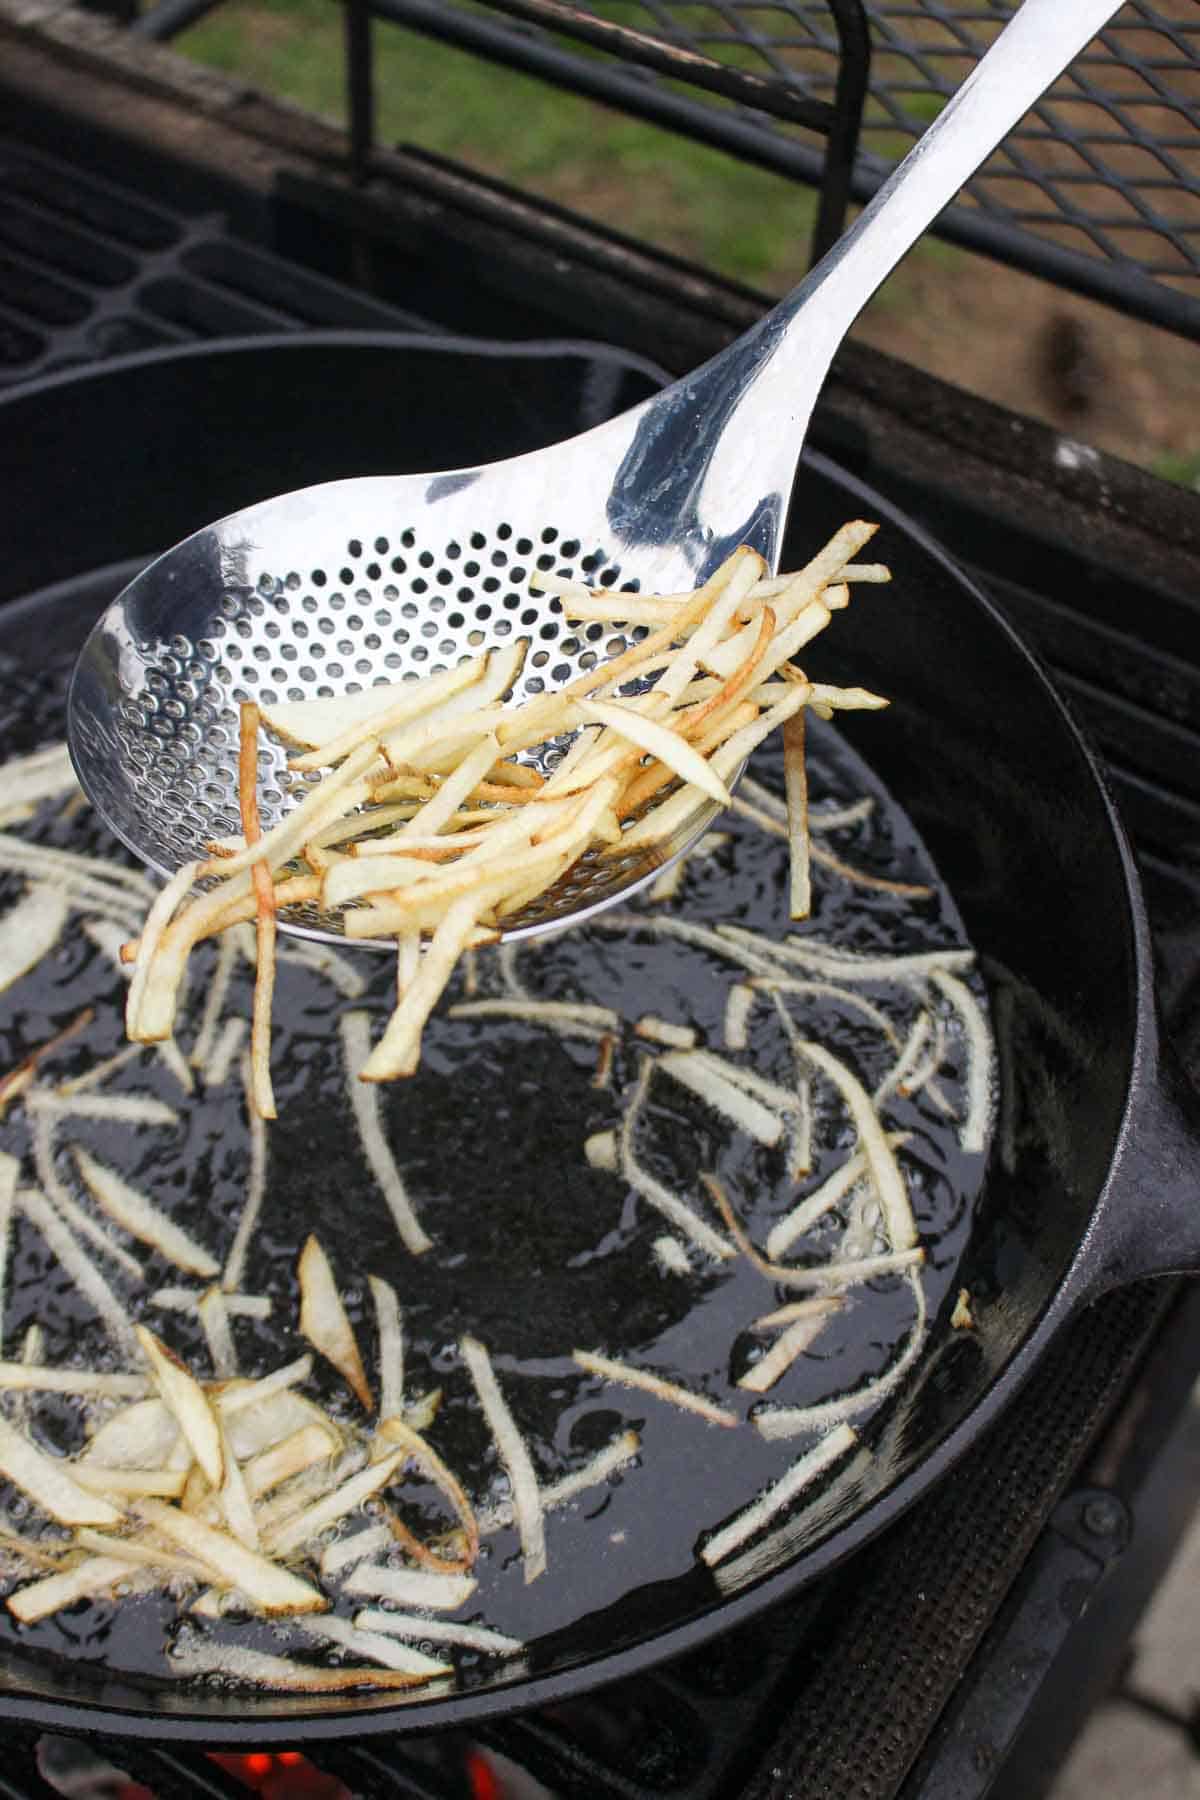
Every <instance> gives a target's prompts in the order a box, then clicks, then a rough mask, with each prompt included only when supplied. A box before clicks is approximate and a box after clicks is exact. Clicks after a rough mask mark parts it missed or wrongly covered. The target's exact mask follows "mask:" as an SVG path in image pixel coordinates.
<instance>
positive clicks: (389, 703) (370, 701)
mask: <svg viewBox="0 0 1200 1800" xmlns="http://www.w3.org/2000/svg"><path fill="white" fill-rule="evenodd" d="M483 669H484V658H483V657H473V658H472V660H471V661H470V662H469V663H462V664H460V665H459V667H458V668H456V669H455V670H454V671H453V672H450V671H447V672H446V674H445V675H442V676H440V677H439V676H433V677H431V678H430V679H429V680H428V681H425V682H422V683H419V684H418V683H417V682H412V681H393V682H386V683H384V682H381V683H380V684H379V685H378V686H377V687H371V688H366V689H365V690H363V691H361V692H359V693H356V694H332V695H329V696H320V697H318V698H316V699H312V700H287V701H282V702H279V703H277V704H275V705H273V706H264V707H263V709H262V716H263V721H264V723H265V724H267V725H268V726H269V727H270V728H271V730H272V731H274V732H276V733H277V734H278V736H279V737H281V738H283V740H284V741H285V743H289V744H299V745H300V746H301V747H302V748H303V749H305V750H321V751H322V752H324V753H325V754H329V753H330V751H332V750H334V749H335V748H336V746H337V740H338V739H339V738H340V737H341V736H342V735H343V733H346V732H353V731H357V730H359V729H360V728H361V729H363V730H365V731H369V732H374V731H378V730H379V729H380V728H381V726H383V725H385V722H386V721H387V720H388V719H391V720H392V722H393V723H402V722H403V721H404V720H405V719H406V718H410V717H413V716H415V715H416V714H417V713H419V712H422V711H424V710H426V709H427V708H429V707H431V706H433V705H434V704H435V702H437V701H439V700H448V699H449V698H450V696H451V694H456V693H458V692H459V691H460V690H461V689H463V688H465V687H470V686H471V684H472V683H473V682H476V681H478V680H479V678H480V676H481V675H482V674H483Z"/></svg>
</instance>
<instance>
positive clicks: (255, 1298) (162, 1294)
mask: <svg viewBox="0 0 1200 1800" xmlns="http://www.w3.org/2000/svg"><path fill="white" fill-rule="evenodd" d="M207 1291H208V1290H207V1289H201V1288H184V1287H161V1288H159V1290H158V1292H157V1293H155V1294H151V1296H150V1304H151V1306H161V1307H162V1308H163V1310H164V1312H195V1311H196V1309H197V1307H198V1306H199V1304H200V1302H201V1300H203V1299H204V1297H205V1295H206V1293H207ZM224 1298H225V1310H226V1312H227V1313H228V1314H229V1316H230V1318H246V1319H269V1318H270V1316H271V1310H272V1302H271V1297H270V1295H269V1294H226V1295H225V1296H224Z"/></svg>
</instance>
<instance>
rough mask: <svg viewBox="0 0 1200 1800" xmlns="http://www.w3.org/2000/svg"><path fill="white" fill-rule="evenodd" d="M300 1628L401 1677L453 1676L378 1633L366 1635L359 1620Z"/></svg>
mask: <svg viewBox="0 0 1200 1800" xmlns="http://www.w3.org/2000/svg"><path fill="white" fill-rule="evenodd" d="M385 1616H386V1615H385ZM360 1617H361V1615H360ZM299 1625H300V1629H301V1630H302V1631H306V1632H308V1634H309V1635H310V1636H311V1637H315V1638H320V1639H322V1640H323V1641H324V1642H325V1643H329V1644H336V1645H337V1646H338V1648H339V1650H349V1651H350V1652H351V1654H352V1655H354V1656H361V1657H363V1658H364V1659H367V1658H369V1659H370V1660H372V1661H373V1662H375V1663H378V1664H379V1666H380V1667H381V1668H384V1669H398V1670H399V1671H400V1672H401V1673H402V1674H404V1675H413V1676H416V1677H417V1678H418V1679H419V1680H423V1681H431V1680H433V1678H434V1677H435V1676H438V1675H453V1673H454V1670H453V1668H452V1667H451V1666H450V1664H449V1663H441V1662H436V1661H435V1660H434V1658H433V1657H432V1656H426V1655H425V1654H424V1652H423V1651H421V1650H411V1649H408V1648H406V1647H405V1646H403V1645H401V1644H397V1643H396V1642H395V1640H394V1639H393V1638H391V1637H381V1636H380V1635H379V1634H378V1633H377V1632H373V1631H365V1630H364V1629H363V1627H362V1626H361V1625H360V1624H359V1622H358V1619H355V1621H354V1623H353V1624H351V1623H350V1621H349V1619H339V1618H335V1617H334V1616H333V1615H332V1614H330V1615H328V1616H325V1617H322V1618H319V1619H301V1620H300V1621H299Z"/></svg>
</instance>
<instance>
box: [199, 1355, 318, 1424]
mask: <svg viewBox="0 0 1200 1800" xmlns="http://www.w3.org/2000/svg"><path fill="white" fill-rule="evenodd" d="M312 1366H313V1359H312V1357H311V1356H298V1357H297V1358H296V1360H295V1362H290V1363H284V1365H283V1367H282V1368H279V1369H273V1370H272V1371H271V1373H270V1374H269V1375H264V1376H262V1377H261V1379H260V1380H258V1381H247V1382H246V1383H245V1385H244V1386H242V1387H232V1388H226V1389H225V1391H224V1392H223V1393H220V1394H218V1395H217V1396H216V1398H215V1400H214V1405H215V1406H216V1409H217V1411H218V1412H219V1413H220V1415H221V1418H222V1419H223V1420H225V1421H226V1422H228V1420H230V1419H231V1418H232V1417H233V1416H234V1414H235V1413H240V1412H245V1411H247V1410H248V1409H250V1408H254V1409H257V1408H258V1407H260V1406H262V1405H264V1404H265V1402H266V1401H268V1400H273V1399H274V1398H275V1396H276V1395H277V1394H282V1393H285V1392H286V1391H287V1390H288V1389H289V1388H294V1387H298V1386H299V1385H300V1383H301V1382H302V1381H307V1380H308V1378H309V1376H310V1375H311V1374H312Z"/></svg>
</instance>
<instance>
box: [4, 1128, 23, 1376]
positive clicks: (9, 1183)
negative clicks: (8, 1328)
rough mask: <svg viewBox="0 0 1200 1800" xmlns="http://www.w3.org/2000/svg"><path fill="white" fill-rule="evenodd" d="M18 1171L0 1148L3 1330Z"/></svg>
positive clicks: (13, 1159)
mask: <svg viewBox="0 0 1200 1800" xmlns="http://www.w3.org/2000/svg"><path fill="white" fill-rule="evenodd" d="M20 1172H21V1165H20V1163H19V1162H18V1161H17V1159H16V1157H15V1156H10V1155H9V1154H8V1152H7V1150H0V1331H3V1327H4V1304H5V1288H6V1283H7V1276H8V1251H9V1239H10V1238H11V1236H12V1221H13V1211H14V1209H15V1206H16V1200H17V1177H18V1175H19V1174H20ZM0 1348H2V1345H0Z"/></svg>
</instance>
